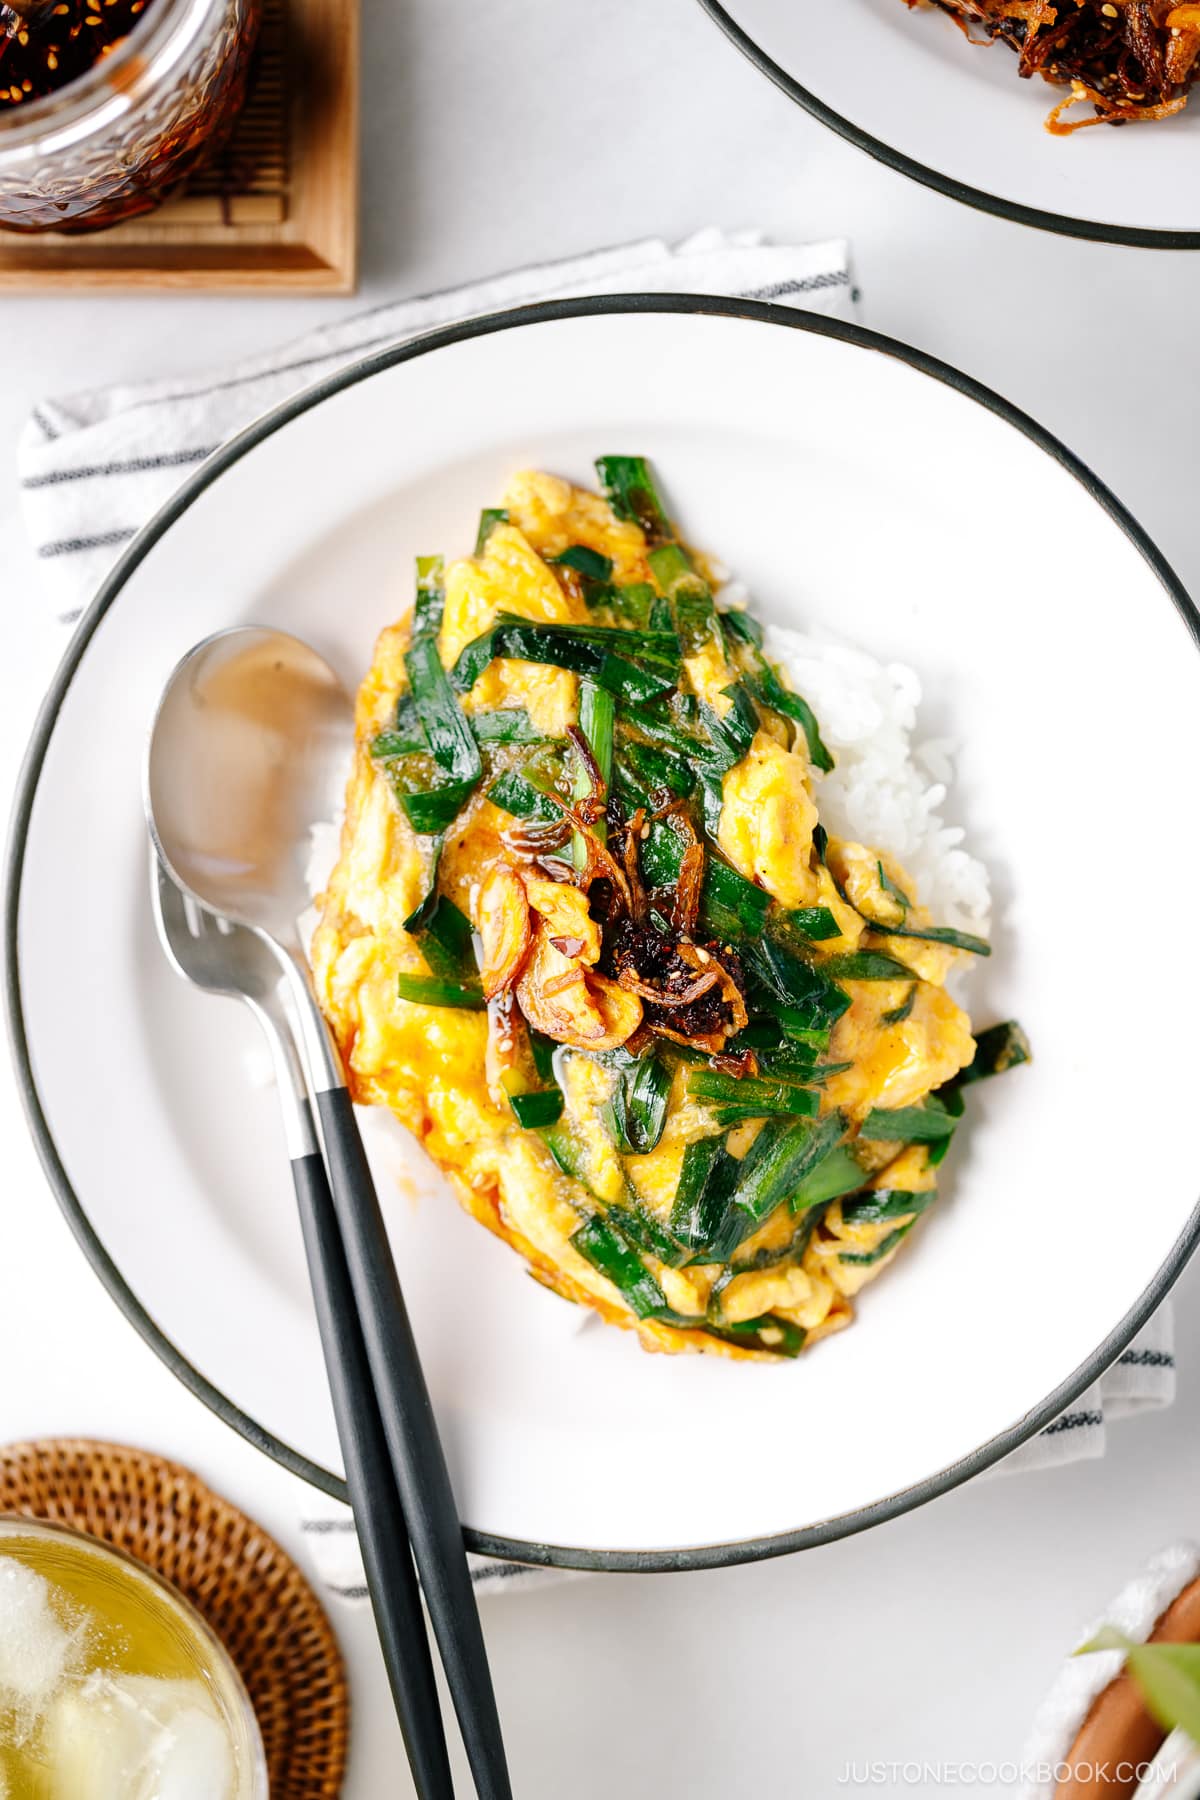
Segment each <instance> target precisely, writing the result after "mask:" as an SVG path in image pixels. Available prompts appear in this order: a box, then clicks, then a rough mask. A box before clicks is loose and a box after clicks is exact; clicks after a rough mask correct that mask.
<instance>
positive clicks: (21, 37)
mask: <svg viewBox="0 0 1200 1800" xmlns="http://www.w3.org/2000/svg"><path fill="white" fill-rule="evenodd" d="M17 42H18V44H20V46H21V48H22V49H24V48H25V46H26V44H27V43H28V42H29V33H28V32H27V31H18V33H17Z"/></svg>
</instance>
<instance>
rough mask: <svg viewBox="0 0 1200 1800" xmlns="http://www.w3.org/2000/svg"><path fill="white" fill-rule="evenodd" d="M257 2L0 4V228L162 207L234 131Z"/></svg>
mask: <svg viewBox="0 0 1200 1800" xmlns="http://www.w3.org/2000/svg"><path fill="white" fill-rule="evenodd" d="M259 11H260V0H12V5H11V6H9V5H7V4H5V0H0V229H4V230H8V231H59V232H78V231H94V230H97V229H98V228H99V227H101V226H105V225H113V224H115V223H116V222H117V221H118V220H120V219H127V218H131V217H132V216H133V215H134V214H136V213H142V212H146V211H148V210H149V209H150V208H151V207H153V206H157V205H158V203H159V202H160V201H161V200H163V199H164V198H165V197H166V196H167V194H168V193H169V191H170V190H171V189H172V188H173V187H174V186H175V185H176V184H177V183H178V182H179V181H181V180H182V178H183V177H184V176H185V175H187V174H188V173H189V172H190V170H191V169H193V168H194V167H195V166H196V164H197V163H198V162H199V161H200V160H201V159H202V158H203V157H205V156H206V155H208V154H210V153H211V152H212V151H213V150H214V149H216V148H218V147H219V145H220V144H221V142H222V141H223V140H224V138H225V137H226V136H227V135H228V133H229V131H230V128H231V127H232V125H233V121H234V119H235V118H236V116H237V113H238V110H239V108H240V107H241V104H242V101H243V99H244V98H245V92H246V76H247V70H248V67H249V62H250V56H251V52H252V50H253V47H254V40H255V37H256V35H257V32H258V21H259Z"/></svg>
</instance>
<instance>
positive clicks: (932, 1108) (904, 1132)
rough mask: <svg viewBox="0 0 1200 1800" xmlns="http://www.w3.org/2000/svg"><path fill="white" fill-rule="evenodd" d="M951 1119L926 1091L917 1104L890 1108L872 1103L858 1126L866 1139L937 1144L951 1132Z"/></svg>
mask: <svg viewBox="0 0 1200 1800" xmlns="http://www.w3.org/2000/svg"><path fill="white" fill-rule="evenodd" d="M954 1126H955V1120H954V1119H953V1118H951V1116H950V1114H949V1113H948V1112H947V1111H946V1108H945V1107H944V1106H943V1105H942V1103H941V1102H940V1101H939V1100H937V1099H935V1098H934V1096H933V1095H930V1097H929V1099H928V1100H927V1101H925V1102H924V1103H923V1104H922V1105H920V1106H899V1107H896V1108H895V1110H894V1111H889V1110H888V1109H887V1108H885V1107H879V1106H876V1107H873V1108H872V1110H871V1111H870V1112H869V1113H868V1114H867V1116H866V1119H865V1120H864V1122H863V1124H862V1126H861V1127H860V1129H859V1136H860V1137H863V1138H866V1139H867V1140H868V1141H869V1142H872V1143H874V1142H880V1141H881V1142H884V1143H892V1142H895V1143H897V1144H938V1143H940V1142H941V1141H942V1139H943V1138H949V1137H952V1136H953V1135H954Z"/></svg>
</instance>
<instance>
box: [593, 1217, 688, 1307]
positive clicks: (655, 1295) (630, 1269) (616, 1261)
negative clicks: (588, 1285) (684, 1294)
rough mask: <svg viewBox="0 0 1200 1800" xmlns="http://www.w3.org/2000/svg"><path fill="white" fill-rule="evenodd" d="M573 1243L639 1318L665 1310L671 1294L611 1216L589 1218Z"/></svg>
mask: <svg viewBox="0 0 1200 1800" xmlns="http://www.w3.org/2000/svg"><path fill="white" fill-rule="evenodd" d="M571 1243H572V1245H573V1247H574V1248H575V1249H576V1250H578V1252H579V1254H580V1255H581V1256H583V1257H585V1258H586V1259H587V1261H588V1262H590V1263H591V1265H592V1267H593V1268H594V1269H598V1270H599V1272H600V1274H601V1275H604V1276H606V1277H607V1279H608V1280H609V1281H611V1282H612V1284H613V1286H614V1287H615V1288H617V1289H618V1291H619V1292H620V1295H621V1298H622V1299H623V1300H624V1301H625V1304H626V1305H627V1306H628V1307H629V1308H630V1310H631V1311H632V1312H634V1313H636V1314H637V1317H638V1318H639V1319H648V1318H650V1317H651V1316H652V1315H653V1314H655V1313H659V1312H662V1311H663V1310H664V1309H665V1308H666V1305H667V1297H666V1295H665V1294H664V1293H663V1291H662V1289H661V1288H660V1287H659V1285H658V1283H657V1281H655V1279H654V1277H653V1275H652V1274H651V1273H650V1271H649V1269H648V1268H647V1267H646V1265H645V1263H644V1262H643V1261H642V1259H641V1257H640V1256H639V1255H638V1253H637V1251H636V1250H635V1249H634V1248H633V1246H632V1245H631V1244H629V1243H627V1242H626V1240H625V1239H624V1237H622V1236H620V1235H619V1234H618V1233H617V1232H616V1231H615V1230H614V1228H613V1226H612V1225H611V1224H610V1223H609V1221H608V1220H607V1219H602V1218H599V1217H594V1218H590V1219H586V1220H585V1221H584V1223H583V1224H582V1225H581V1226H580V1227H579V1229H578V1231H575V1232H572V1234H571Z"/></svg>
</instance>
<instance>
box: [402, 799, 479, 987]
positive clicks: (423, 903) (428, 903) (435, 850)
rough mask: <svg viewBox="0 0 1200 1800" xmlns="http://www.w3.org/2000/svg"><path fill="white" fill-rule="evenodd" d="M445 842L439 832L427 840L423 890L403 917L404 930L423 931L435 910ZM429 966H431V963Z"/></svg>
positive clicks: (437, 901) (437, 971)
mask: <svg viewBox="0 0 1200 1800" xmlns="http://www.w3.org/2000/svg"><path fill="white" fill-rule="evenodd" d="M445 842H446V839H445V836H444V835H443V834H439V835H438V836H436V837H433V838H431V839H430V840H429V863H428V867H427V870H426V875H425V892H424V893H423V894H422V896H421V898H420V900H418V902H417V904H416V906H414V907H413V910H412V911H411V912H410V913H409V915H408V917H407V919H405V921H404V929H405V931H423V930H424V929H425V927H426V926H427V925H428V924H429V921H430V919H431V918H432V917H433V915H434V913H435V912H436V911H437V908H438V904H439V898H440V896H439V894H438V884H437V879H438V865H439V864H440V862H441V860H442V849H443V846H444V845H445ZM456 910H457V909H456ZM460 916H461V915H460ZM469 936H470V928H469V927H468V939H469ZM425 960H426V961H427V962H428V960H429V959H428V957H426V959H425ZM430 966H431V967H432V965H430ZM471 966H472V968H473V967H474V958H473V957H472V964H471ZM434 973H435V974H441V973H442V971H441V970H434Z"/></svg>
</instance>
